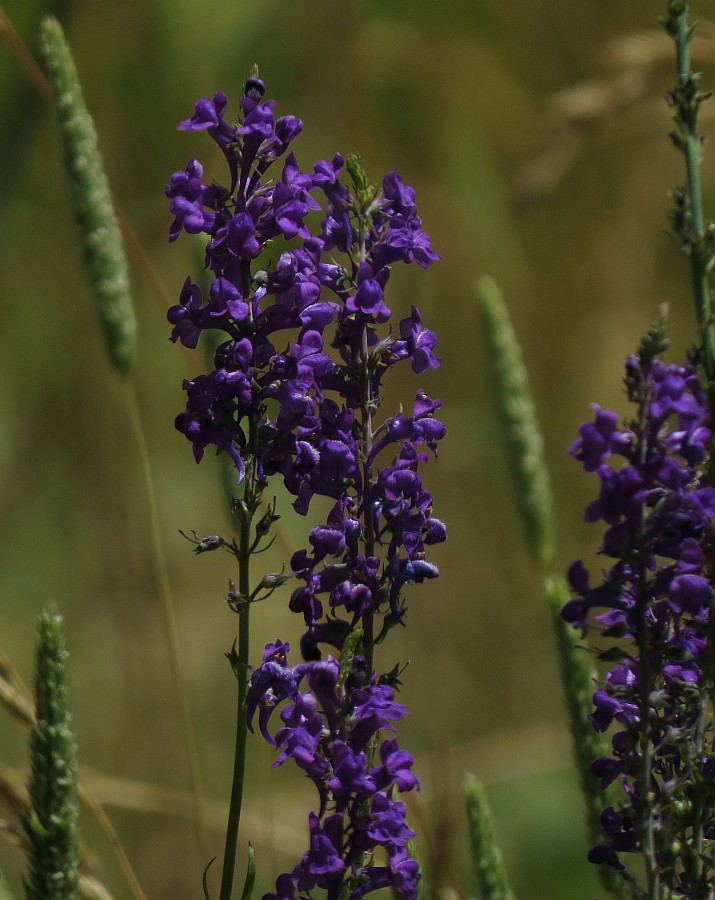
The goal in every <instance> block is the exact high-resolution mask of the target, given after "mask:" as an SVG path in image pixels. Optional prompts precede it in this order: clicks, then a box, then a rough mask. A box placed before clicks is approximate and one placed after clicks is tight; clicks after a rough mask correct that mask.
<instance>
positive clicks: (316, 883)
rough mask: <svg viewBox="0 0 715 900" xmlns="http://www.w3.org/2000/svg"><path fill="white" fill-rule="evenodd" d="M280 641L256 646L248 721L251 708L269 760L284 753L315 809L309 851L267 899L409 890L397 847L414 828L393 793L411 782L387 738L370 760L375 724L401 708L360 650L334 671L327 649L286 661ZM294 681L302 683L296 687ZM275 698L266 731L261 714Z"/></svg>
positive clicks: (412, 868) (415, 877) (405, 859)
mask: <svg viewBox="0 0 715 900" xmlns="http://www.w3.org/2000/svg"><path fill="white" fill-rule="evenodd" d="M289 650H290V647H289V645H288V644H284V643H283V642H282V641H280V640H278V641H276V642H275V643H274V644H269V645H268V646H267V647H266V649H265V652H264V655H263V665H262V666H260V667H259V668H257V669H256V670H255V671H254V673H253V676H252V678H251V689H250V691H249V694H248V704H247V706H248V709H247V711H248V721H249V727H252V722H253V718H254V715H255V712H256V710H257V709H258V710H259V723H260V728H261V732H262V733H263V735H264V737H265V738H266V740H267V741H269V743H271V744H275V745H276V746H277V747H278V749H279V750H281V755H280V756H279V757H278V759H277V760H276V761H275V763H274V766H278V765H281V764H282V763H284V762H285V761H286V760H288V759H292V760H293V761H294V762H295V764H296V765H297V766H298V767H299V768H300V769H302V770H303V771H304V772H305V774H306V775H307V776H308V777H309V778H310V779H311V780H312V781H313V782H314V784H315V786H316V788H317V790H318V796H319V800H320V808H319V811H318V812H317V813H316V812H311V814H310V848H309V850H308V851H307V852H306V853H305V854H304V856H303V858H302V859H301V860H300V862H299V863H298V864H297V865H296V867H295V868H294V869H293V871H292V872H290V873H288V874H285V875H281V876H280V877H279V878H278V880H277V882H276V892H275V893H274V894H268V895H267V898H270V900H296V891H298V892H304V891H310V890H312V889H314V888H316V887H319V888H323V889H325V890H326V892H327V896H328V898H334V900H338V898H341V897H343V896H345V893H344V891H345V887H346V886H347V888H348V891H349V893H348V895H347V896H349V897H350V898H353V900H358V898H360V897H363V896H364V895H365V894H368V893H370V892H371V891H375V890H378V889H379V888H384V887H390V888H392V890H393V891H395V892H396V893H397V894H398V895H399V896H400V897H403V898H415V897H416V896H417V883H418V881H419V877H420V876H419V867H418V865H417V863H416V862H415V861H414V860H413V859H411V858H410V856H409V853H408V851H407V843H408V841H409V840H410V839H411V838H413V837H414V832H413V831H412V830H411V829H410V828H409V827H408V826H407V824H406V823H405V813H406V809H405V805H404V803H402V802H400V801H399V800H396V799H395V798H394V792H395V791H399V792H403V791H409V790H412V789H413V788H414V787H418V786H419V783H418V781H417V777H416V776H415V775H414V774H413V773H412V771H411V769H412V763H413V760H412V757H411V756H410V754H409V753H407V752H406V751H404V750H400V748H399V746H398V744H397V740H396V739H395V738H392V737H391V738H386V739H384V740H383V741H382V743H381V744H380V747H379V755H380V764H379V765H373V763H372V756H373V751H374V749H375V744H376V742H377V740H378V737H379V733H380V731H381V730H387V731H394V727H393V725H392V723H393V722H397V721H399V720H400V719H401V718H402V717H403V716H404V715H405V713H406V711H407V710H406V708H405V707H404V706H403V705H402V704H400V703H396V702H395V699H394V691H393V689H392V688H391V687H390V686H389V685H387V684H381V683H380V682H379V681H378V680H377V679H376V678H375V676H374V675H373V676H372V677H370V675H369V673H368V672H367V669H366V665H365V659H364V657H362V656H357V655H356V656H353V657H352V659H351V660H349V661H348V663H347V664H346V668H345V669H344V671H343V672H341V666H340V664H339V663H338V661H337V660H335V659H333V658H332V657H330V656H329V657H328V658H327V659H325V660H316V661H310V662H306V663H302V664H299V665H297V666H294V667H291V666H289V664H288V652H289ZM303 683H304V684H305V685H306V686H307V688H308V689H307V690H305V691H304V692H301V685H302V684H303ZM284 700H285V701H288V702H287V704H286V705H285V706H283V708H282V709H281V712H280V718H281V721H282V723H283V726H282V727H281V728H279V729H278V730H277V731H276V733H275V737H274V736H273V735H271V733H270V732H269V730H268V724H269V720H270V717H271V715H272V713H273V711H274V710H275V709H276V707H277V706H278V705H279V704H281V703H282V702H283V701H284ZM376 851H381V852H382V854H383V855H384V859H382V860H379V858H378V857H377V856H376ZM378 862H381V863H382V864H377V863H378Z"/></svg>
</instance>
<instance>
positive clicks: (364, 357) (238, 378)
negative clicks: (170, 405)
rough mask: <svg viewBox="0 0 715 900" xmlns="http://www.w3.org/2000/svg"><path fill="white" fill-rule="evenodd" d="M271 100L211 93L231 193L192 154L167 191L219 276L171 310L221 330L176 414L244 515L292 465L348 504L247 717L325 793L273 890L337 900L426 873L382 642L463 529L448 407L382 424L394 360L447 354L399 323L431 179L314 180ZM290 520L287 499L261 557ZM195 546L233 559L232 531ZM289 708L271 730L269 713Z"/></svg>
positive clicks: (263, 586) (301, 575) (316, 537)
mask: <svg viewBox="0 0 715 900" xmlns="http://www.w3.org/2000/svg"><path fill="white" fill-rule="evenodd" d="M263 94H264V85H263V83H262V82H261V81H260V79H258V78H257V77H252V78H249V79H248V81H247V82H246V85H245V90H244V95H243V97H242V100H241V115H240V120H239V123H238V124H237V125H233V124H229V122H227V120H226V119H225V118H224V116H225V112H226V105H227V101H226V97H225V96H224V94H223V93H218V94H216V95H215V96H214V97H213V99H202V100H200V101H199V102H198V103H197V104H196V108H195V112H194V115H193V116H192V118H191V119H188V120H187V121H185V122H183V123H182V124H181V125H180V128H181V129H183V130H189V131H207V132H208V134H209V136H210V137H211V138H212V139H213V140H214V141H215V142H216V143H217V144H218V146H219V148H220V149H221V151H222V152H223V154H224V156H225V157H226V160H227V162H228V168H229V184H228V186H222V185H219V184H217V183H211V184H207V183H205V181H204V173H203V168H202V166H201V164H200V163H199V162H198V160H195V159H192V160H190V161H189V163H188V165H187V166H186V169H185V170H184V171H181V172H177V173H175V174H174V175H173V176H172V178H171V183H170V184H169V185H168V186H167V189H166V193H167V196H168V197H169V199H170V209H171V212H172V213H173V215H174V217H175V218H174V222H173V224H172V226H171V231H170V240H174V239H175V238H177V237H178V235H179V233H180V232H181V231H182V230H183V231H186V232H188V233H189V234H199V233H202V234H205V235H206V236H207V237H208V243H207V246H206V266H207V268H208V270H209V271H210V273H211V277H212V282H211V285H210V288H209V289H208V296H204V295H203V293H202V290H201V288H200V287H199V285H197V284H196V283H194V282H193V281H192V280H191V278H187V280H186V282H185V284H184V287H183V289H182V291H181V296H180V302H179V304H178V305H177V306H174V307H172V309H171V310H170V311H169V321H170V322H171V324H172V325H173V326H174V327H173V331H172V334H171V339H172V340H173V341H180V342H181V343H182V344H184V345H185V346H186V347H190V348H194V347H196V346H197V342H198V340H199V337H200V335H201V334H202V332H203V331H205V330H207V329H213V330H218V331H219V332H220V333H222V337H223V340H222V341H221V343H219V345H218V347H217V349H216V352H215V356H214V369H213V370H212V371H211V372H209V373H208V374H206V375H200V376H198V377H197V378H194V379H191V380H187V381H185V382H184V390H185V391H186V394H187V404H186V409H185V410H184V411H183V412H182V413H181V414H180V415H179V416H178V417H177V420H176V427H177V429H178V430H179V431H180V432H182V433H183V434H184V435H185V436H186V437H187V438H188V439H189V441H191V443H192V445H193V451H194V456H195V458H196V460H197V461H200V460H201V458H202V456H203V454H204V451H205V450H206V448H207V447H209V446H211V445H213V446H214V447H216V448H217V450H218V451H222V452H224V453H226V454H228V456H229V457H230V458H231V460H232V462H233V464H234V465H235V467H236V470H237V480H238V482H239V483H240V482H242V481H243V482H244V499H243V510H244V514H245V510H246V508H248V510H249V512H253V511H255V510H256V509H257V508H258V498H259V497H260V494H261V492H262V491H263V490H264V489H265V487H266V486H267V484H268V479H269V478H270V476H272V475H279V476H281V477H282V479H283V483H284V484H285V487H286V488H287V490H288V491H289V492H290V493H291V494H292V495H293V496H294V497H295V501H294V504H293V505H294V508H295V510H296V511H297V512H298V513H299V514H301V515H307V514H308V512H309V510H310V506H311V501H312V498H313V497H314V496H316V495H317V496H322V497H327V498H330V499H331V500H332V501H334V502H333V505H332V508H331V510H330V512H329V515H328V516H327V520H326V521H325V523H323V524H319V525H317V526H316V527H314V528H313V529H312V531H311V532H310V535H309V542H310V547H309V548H307V549H303V550H298V551H297V552H296V553H295V554H294V555H293V557H292V559H291V562H290V573H289V574H288V577H292V578H295V579H296V581H297V582H298V586H297V587H296V588H295V589H294V590H293V591H292V594H291V598H290V604H289V605H290V609H291V610H292V611H293V612H296V613H299V614H300V615H302V617H303V621H304V623H305V633H304V635H303V638H302V640H301V653H302V657H303V660H304V661H303V662H302V663H300V664H298V665H297V666H295V667H291V666H290V665H289V664H288V659H287V653H288V645H286V644H283V643H282V642H281V641H280V640H277V641H276V642H275V643H274V644H270V645H268V647H266V650H265V653H264V657H263V664H262V665H261V666H260V667H259V668H257V669H256V670H255V671H254V672H253V675H252V678H251V686H250V690H249V693H248V702H247V715H248V721H249V725H251V726H252V723H253V719H254V715H255V713H256V710H258V711H259V721H260V727H261V731H262V733H263V735H264V736H265V738H266V739H267V740H268V741H269V742H270V743H272V744H275V745H276V746H277V747H278V749H279V750H280V751H281V755H280V757H279V758H278V760H277V763H276V764H279V763H282V762H284V761H285V760H287V759H289V758H290V759H293V760H294V761H295V762H296V763H297V765H298V766H299V767H300V768H301V769H302V770H303V771H304V772H305V773H306V774H307V775H308V776H309V777H310V778H311V779H312V780H313V781H314V782H315V785H316V788H317V790H318V798H319V804H318V810H317V812H316V811H314V812H312V813H311V814H310V849H309V851H308V852H307V853H306V855H305V856H304V857H303V859H302V860H301V861H300V862H299V863H298V865H297V866H296V867H295V869H294V870H293V871H292V872H291V873H288V874H286V875H283V876H281V877H280V878H279V879H278V882H277V888H276V896H279V897H292V896H294V892H295V891H296V890H298V891H306V890H311V889H312V888H314V887H316V886H319V887H323V888H325V889H326V890H327V891H328V896H329V897H336V898H337V897H342V896H343V895H344V894H343V892H344V890H345V887H346V886H347V887H348V888H349V896H350V897H354V898H358V897H362V896H363V895H364V894H366V893H368V892H370V891H373V890H376V889H378V888H382V887H391V888H392V889H393V890H394V891H396V892H397V894H398V895H399V896H401V897H404V898H413V897H415V896H416V884H417V881H418V879H419V873H418V867H417V864H416V863H415V862H414V861H413V860H411V859H410V858H409V855H408V852H407V849H406V844H407V841H408V840H409V839H410V838H411V837H412V834H413V833H412V831H411V830H410V829H409V828H408V827H407V826H406V824H405V821H404V818H405V808H404V805H403V804H402V803H401V802H400V801H398V800H396V799H394V792H395V790H397V791H398V792H399V791H406V790H410V789H412V788H414V787H416V786H417V779H416V777H415V776H414V775H412V773H411V771H410V766H411V764H412V759H411V757H410V755H409V754H408V753H407V752H406V751H403V750H400V748H399V747H398V745H397V741H396V739H395V738H394V737H390V738H387V739H385V740H383V741H382V743H380V737H379V735H380V732H381V730H384V729H387V730H388V731H392V729H393V725H392V723H393V722H396V721H398V720H399V719H401V718H402V716H403V715H404V714H405V708H404V707H403V706H402V705H400V704H398V703H396V702H395V701H394V690H393V688H394V687H395V686H396V684H397V683H398V681H397V675H398V672H397V669H395V670H393V671H392V673H390V674H387V675H384V676H382V677H378V676H376V675H375V673H374V664H373V650H374V645H375V643H377V642H379V641H380V640H381V639H382V638H383V637H384V636H385V635H386V634H387V632H388V631H389V629H390V627H391V626H393V625H395V624H404V619H405V612H406V607H405V599H404V594H403V589H404V587H405V585H407V584H408V583H412V582H417V583H419V582H422V581H424V580H426V579H432V578H434V577H436V576H437V575H438V574H439V573H438V570H437V568H436V566H435V565H434V564H433V563H432V562H430V561H428V560H427V558H426V550H427V548H428V547H429V546H430V545H433V544H437V543H439V542H441V541H444V540H445V538H446V529H445V526H444V525H443V524H442V522H440V521H439V520H438V519H436V518H435V517H433V515H432V497H431V495H430V494H429V492H428V491H427V490H426V489H425V487H424V485H423V482H422V475H421V468H422V466H423V464H424V463H425V461H426V460H427V458H428V455H429V454H434V455H436V454H437V444H438V442H439V441H440V440H441V438H442V437H443V436H444V433H445V428H444V425H443V424H442V423H441V422H439V421H438V420H437V419H436V418H435V417H434V416H435V413H436V411H437V410H438V408H439V406H440V403H439V401H436V400H432V399H430V398H429V397H428V396H427V395H426V394H425V393H424V392H423V391H422V390H419V391H418V392H417V394H416V398H415V401H414V403H413V405H412V408H411V410H410V411H409V413H408V414H403V413H400V414H397V415H392V416H388V417H386V418H385V419H384V420H383V421H382V422H381V423H380V424H379V425H376V424H375V421H374V419H375V417H376V414H377V411H378V408H379V405H380V400H381V387H382V382H383V378H384V377H385V375H386V373H387V372H388V370H389V369H391V368H392V367H394V366H396V365H398V364H400V363H406V362H409V364H410V365H411V367H412V370H413V371H414V372H415V373H416V374H423V373H426V372H428V371H429V370H431V369H434V368H436V367H437V366H438V365H439V362H440V361H439V359H438V358H437V357H436V356H435V354H434V348H435V344H436V336H435V334H434V333H433V332H432V331H430V330H429V329H427V328H425V326H424V325H423V322H422V317H421V315H420V313H419V311H418V310H417V309H416V308H415V307H412V309H411V312H410V314H409V315H407V316H406V317H404V318H402V320H401V321H400V322H399V325H398V328H397V333H393V332H392V330H391V328H390V326H389V325H388V323H389V322H390V319H391V316H392V312H391V310H390V308H389V306H388V305H387V302H386V299H385V291H386V288H387V285H388V282H389V279H390V274H391V266H392V265H394V264H395V263H399V262H403V263H413V262H414V263H417V265H418V266H420V267H422V268H427V267H428V266H430V265H431V264H432V263H433V262H434V261H435V260H436V259H438V257H437V256H436V254H435V253H434V251H433V250H432V247H431V243H430V239H429V237H428V236H427V235H426V234H425V233H424V231H423V230H422V223H421V220H420V218H419V216H418V215H417V210H416V206H415V197H414V191H413V189H412V188H411V187H409V186H407V185H405V184H404V183H403V181H402V179H401V178H400V176H399V174H398V173H397V172H396V171H393V172H390V173H389V174H387V175H386V176H385V178H384V179H383V181H382V188H381V190H378V189H376V188H375V187H373V186H372V185H371V184H370V183H369V182H368V181H367V179H366V177H365V175H364V173H363V172H362V169H361V168H360V166H359V164H358V162H357V159H356V158H354V157H352V158H348V159H347V160H345V159H344V158H343V157H342V156H341V155H340V154H336V155H335V156H334V157H333V159H332V160H330V161H327V160H321V161H319V162H317V163H316V164H315V165H314V166H313V167H312V171H303V170H302V169H301V168H300V167H299V166H298V163H297V161H296V158H295V156H294V155H293V153H292V152H288V149H289V146H290V144H291V142H292V141H293V140H294V138H296V137H297V136H298V134H299V133H300V131H301V129H302V124H301V122H300V121H299V120H297V119H296V118H294V117H293V116H284V117H282V118H278V119H276V118H275V117H274V113H273V107H274V102H273V101H264V100H263ZM281 157H284V162H283V165H282V168H281V169H280V170H278V167H277V166H276V171H275V174H274V173H273V171H272V167H273V166H274V164H275V163H276V162H277V160H278V159H279V158H281ZM345 174H347V175H348V179H347V181H348V183H347V184H345V183H343V181H342V180H341V178H342V177H343V176H344V175H345ZM281 244H282V246H281ZM276 518H277V516H275V514H274V509H273V510H271V508H270V507H269V511H268V512H267V513H266V515H265V516H264V518H263V519H262V520H261V522H259V523H258V525H257V526H256V537H255V541H253V542H252V543H251V547H250V550H251V551H254V550H255V548H256V546H257V545H258V543H259V540H260V539H262V537H264V536H265V533H266V531H267V530H268V529H269V527H270V525H271V524H272V522H273V521H274V520H275V519H276ZM196 544H197V550H207V549H215V548H217V547H219V546H222V547H224V548H226V549H233V550H234V551H235V550H236V544H235V542H234V543H231V542H227V541H224V540H223V539H222V538H218V536H211V538H207V539H205V540H204V541H197V542H196ZM285 580H286V575H285V574H283V575H280V576H266V577H265V578H264V579H263V581H262V582H261V583H260V585H259V587H258V588H257V589H256V590H254V591H252V592H251V593H250V594H249V595H245V596H244V595H241V594H240V593H239V594H238V595H237V594H236V592H234V594H233V596H232V597H230V598H229V600H230V602H231V604H232V606H234V608H239V607H240V606H241V605H242V604H243V605H245V604H248V603H251V602H253V601H255V600H256V599H260V596H261V591H262V590H263V594H262V596H266V595H267V594H269V593H271V592H272V590H273V589H274V588H275V587H276V586H278V585H279V584H281V583H283V582H284V581H285ZM378 617H381V623H380V624H378ZM378 629H379V631H378ZM356 634H357V635H359V637H360V642H359V646H354V647H353V650H352V651H351V652H350V653H348V654H347V657H346V659H345V660H344V661H343V664H342V671H341V663H339V662H338V661H337V660H336V659H334V658H333V657H332V656H330V655H328V656H327V658H324V652H323V651H322V650H321V645H328V646H329V647H331V648H333V650H334V651H335V652H336V653H337V654H338V655H340V654H341V652H343V651H345V648H346V641H347V642H348V644H349V643H350V641H349V638H350V636H351V635H356ZM351 646H352V645H351ZM343 656H344V657H345V652H343ZM283 701H285V702H286V705H285V706H284V707H283V709H282V710H281V712H280V718H281V720H282V723H283V725H282V727H281V728H279V729H278V730H277V732H276V733H275V735H273V734H271V732H270V731H269V730H268V721H269V718H270V716H271V714H272V712H273V711H274V710H275V708H276V707H277V706H278V705H279V704H280V703H282V702H283ZM378 745H379V754H380V763H379V764H377V763H376V762H375V761H374V759H373V755H374V753H375V750H376V748H377V747H378ZM376 851H377V855H376ZM270 896H273V895H270Z"/></svg>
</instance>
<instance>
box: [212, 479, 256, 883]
mask: <svg viewBox="0 0 715 900" xmlns="http://www.w3.org/2000/svg"><path fill="white" fill-rule="evenodd" d="M246 492H248V484H247V485H246ZM244 496H245V495H244ZM250 547H251V516H250V514H249V513H248V512H247V511H246V510H245V509H244V513H243V516H242V519H241V534H240V539H239V560H238V566H239V571H238V588H239V592H240V594H241V597H244V598H246V601H247V598H248V597H249V595H250V591H251V582H250V560H251V553H250ZM250 610H251V607H250V604H249V603H248V602H245V603H243V604H242V605H241V607H240V609H239V612H238V661H237V663H238V664H237V668H236V672H237V676H238V696H237V703H236V745H235V751H234V757H233V781H232V783H231V804H230V806H229V810H228V823H227V825H226V846H225V850H224V856H223V872H222V874H221V893H220V895H219V897H220V900H231V894H232V891H233V876H234V872H235V869H236V848H237V845H238V830H239V827H240V824H241V807H242V805H243V788H244V784H245V774H246V739H247V737H248V723H247V720H246V696H247V694H248V684H249V678H248V659H249V647H250V619H249V616H250Z"/></svg>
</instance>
